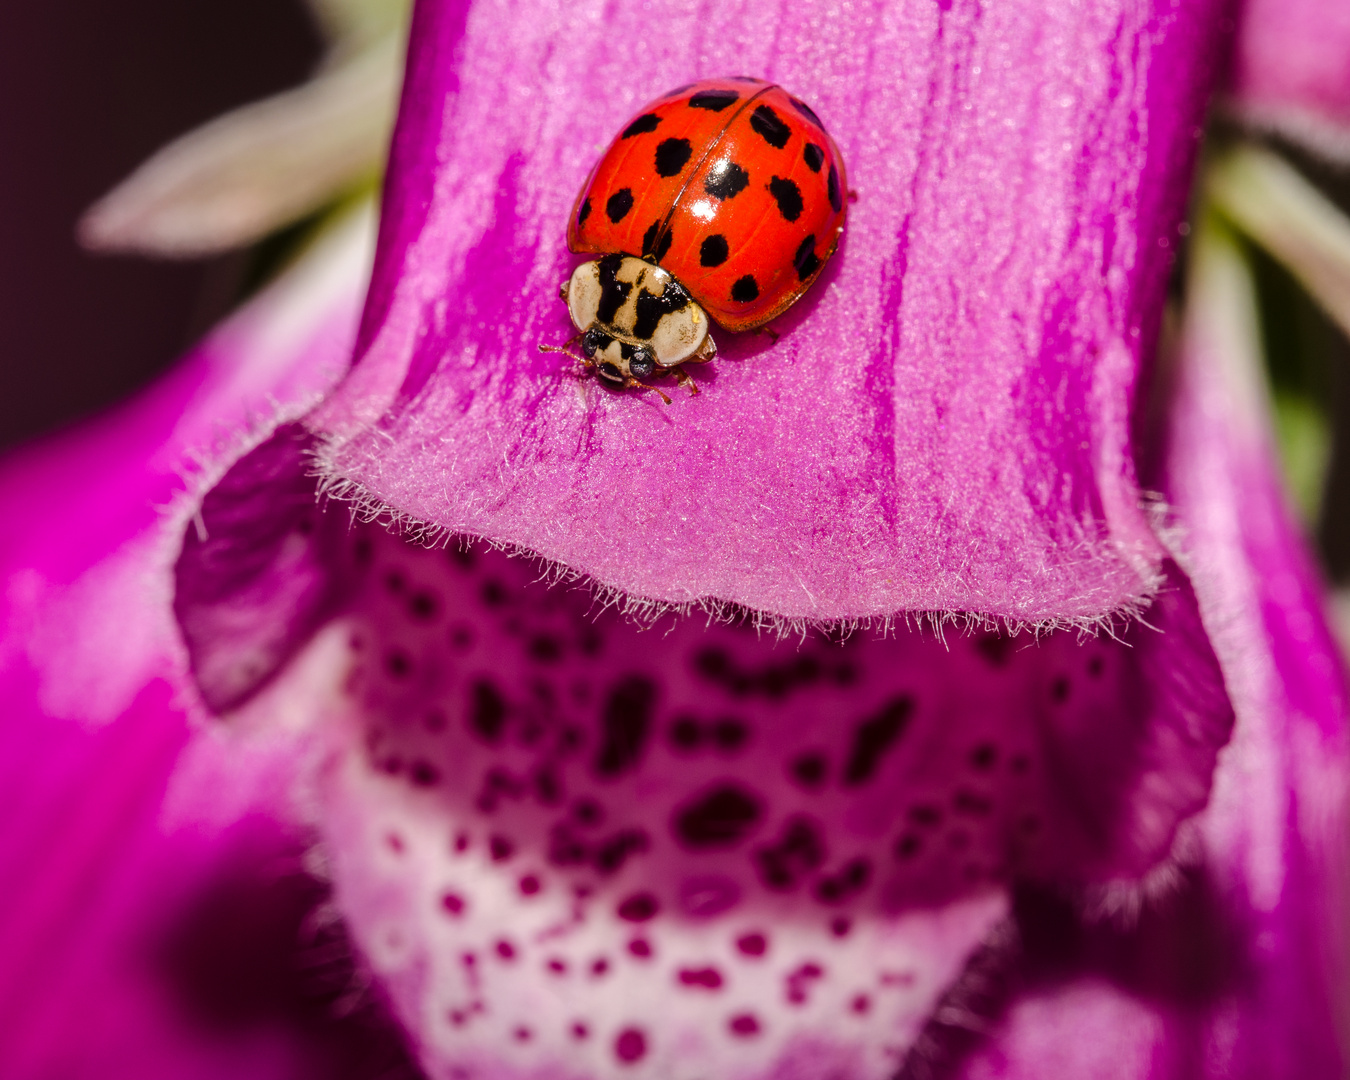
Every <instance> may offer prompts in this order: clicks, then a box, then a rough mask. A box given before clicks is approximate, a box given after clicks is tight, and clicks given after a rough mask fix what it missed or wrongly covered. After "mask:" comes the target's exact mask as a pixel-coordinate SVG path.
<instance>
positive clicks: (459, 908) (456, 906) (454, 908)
mask: <svg viewBox="0 0 1350 1080" xmlns="http://www.w3.org/2000/svg"><path fill="white" fill-rule="evenodd" d="M441 907H442V908H444V909H445V911H446V912H447V913H448V914H450V915H462V914H463V913H464V897H462V896H460V895H459V893H452V892H448V893H446V894H445V895H444V896H442V897H441Z"/></svg>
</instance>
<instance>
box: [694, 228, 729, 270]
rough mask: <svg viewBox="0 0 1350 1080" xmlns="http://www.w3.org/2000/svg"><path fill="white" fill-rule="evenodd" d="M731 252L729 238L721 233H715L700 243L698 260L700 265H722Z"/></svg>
mask: <svg viewBox="0 0 1350 1080" xmlns="http://www.w3.org/2000/svg"><path fill="white" fill-rule="evenodd" d="M729 254H731V249H730V247H728V246H727V238H726V237H725V236H723V235H722V234H721V233H713V234H712V236H708V237H705V238H704V240H703V243H702V244H700V245H699V249H698V262H699V265H700V266H721V265H722V264H723V263H724V262H726V261H727V256H728V255H729Z"/></svg>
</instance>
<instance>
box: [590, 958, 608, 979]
mask: <svg viewBox="0 0 1350 1080" xmlns="http://www.w3.org/2000/svg"><path fill="white" fill-rule="evenodd" d="M607 971H609V961H608V960H606V959H605V958H604V957H603V956H602V957H600V958H599V959H598V960H592V961H591V977H592V978H596V979H598V978H600V977H601V976H602V975H604V974H605V973H606V972H607Z"/></svg>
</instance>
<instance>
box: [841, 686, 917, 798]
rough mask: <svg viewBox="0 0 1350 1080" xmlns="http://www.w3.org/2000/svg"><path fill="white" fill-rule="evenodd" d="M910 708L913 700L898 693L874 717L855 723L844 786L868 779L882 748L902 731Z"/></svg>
mask: <svg viewBox="0 0 1350 1080" xmlns="http://www.w3.org/2000/svg"><path fill="white" fill-rule="evenodd" d="M913 711H914V700H913V699H912V698H910V697H906V696H903V695H902V696H901V697H897V698H893V699H892V700H890V701H889V702H887V703H886V705H885V707H884V708H883V709H882V710H881V712H879V713H878V714H877V715H876V716H874V717H872V718H871V719H870V720H864V721H863V722H862V723H861V724H859V725H858V727H857V729H856V730H855V731H854V733H853V748H852V750H851V751H850V752H849V757H848V764H847V765H845V766H844V776H843V781H844V784H845V786H847V787H856V786H857V785H858V784H862V783H866V782H867V781H868V780H870V779H872V777H873V776H874V775H875V773H876V771H877V767H878V766H879V765H880V764H881V759H882V757H884V756H885V754H886V751H887V750H889V749H890V748H891V747H892V746H893V745H894V743H895V741H896V740H897V739H898V738H900V736H901V734H903V733H904V730H905V726H906V725H907V724H908V723H909V717H910V714H911V713H912V712H913Z"/></svg>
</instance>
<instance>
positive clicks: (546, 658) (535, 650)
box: [530, 634, 562, 664]
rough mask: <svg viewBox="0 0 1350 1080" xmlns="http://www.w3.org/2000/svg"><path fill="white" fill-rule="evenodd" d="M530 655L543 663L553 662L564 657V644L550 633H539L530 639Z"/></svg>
mask: <svg viewBox="0 0 1350 1080" xmlns="http://www.w3.org/2000/svg"><path fill="white" fill-rule="evenodd" d="M530 657H531V659H534V660H538V661H539V662H540V663H541V664H552V663H555V662H556V661H558V660H561V659H562V644H561V643H560V642H559V641H558V639H557V638H555V637H553V636H551V635H549V634H538V635H536V636H535V637H533V638H531V639H530Z"/></svg>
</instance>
